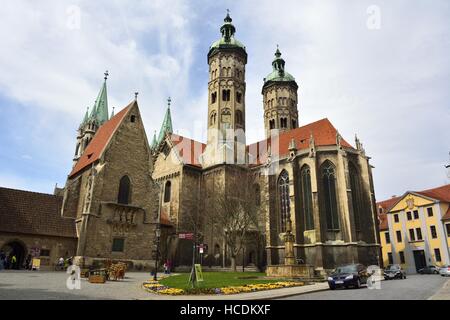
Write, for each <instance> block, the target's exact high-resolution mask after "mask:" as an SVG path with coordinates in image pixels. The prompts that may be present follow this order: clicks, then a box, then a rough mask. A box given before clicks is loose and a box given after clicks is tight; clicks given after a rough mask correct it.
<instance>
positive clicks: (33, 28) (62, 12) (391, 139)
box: [0, 0, 450, 200]
mask: <svg viewBox="0 0 450 320" xmlns="http://www.w3.org/2000/svg"><path fill="white" fill-rule="evenodd" d="M226 9H229V10H230V13H231V17H232V18H233V24H234V25H235V27H236V30H237V31H236V35H235V36H236V38H237V39H238V40H239V41H241V42H242V43H244V44H245V46H246V50H247V53H248V64H247V67H246V83H247V91H246V97H245V99H246V121H247V123H246V128H247V132H246V134H247V143H252V142H256V141H258V140H261V139H263V138H264V131H263V109H262V108H263V107H262V95H261V87H262V84H263V78H264V77H265V76H266V75H267V74H268V73H270V72H271V70H272V66H271V62H272V59H273V55H274V52H275V50H276V45H277V44H278V45H279V48H280V51H281V53H282V57H283V58H284V59H285V61H286V70H287V71H288V72H289V73H291V74H292V75H293V76H294V77H295V78H296V81H297V83H298V85H299V92H298V94H299V124H300V125H305V124H307V123H310V122H312V121H316V120H319V119H322V118H325V117H327V118H328V119H329V120H330V121H331V122H332V123H333V125H334V126H335V127H336V128H337V129H338V130H339V132H340V134H341V135H342V136H343V137H344V138H345V139H346V140H347V141H348V142H350V143H351V144H354V136H355V134H357V135H358V138H359V139H360V140H361V142H362V143H363V144H364V148H365V150H366V153H367V154H368V155H369V156H370V157H371V160H370V162H371V164H372V165H373V166H374V169H373V177H374V185H375V193H376V199H377V200H384V199H387V198H389V197H391V196H393V195H400V194H403V193H404V192H405V191H406V190H423V189H427V188H432V187H436V186H440V185H443V184H447V183H450V179H449V172H448V170H446V169H445V167H444V166H445V165H446V164H450V159H449V156H450V155H449V152H450V133H449V132H450V130H449V124H450V90H449V83H450V50H449V49H450V19H449V17H450V2H449V1H447V0H433V1H425V0H389V1H381V0H370V1H365V0H348V1H343V0H342V1H334V0H329V1H328V0H322V1H314V0H304V1H299V0H292V1H283V2H282V4H281V3H279V2H276V1H272V0H270V1H206V0H197V1H195V0H194V1H182V0H180V1H177V0H174V1H159V0H149V1H143V0H141V1H125V0H123V1H121V0H109V1H107V0H97V1H88V0H85V1H82V0H80V1H77V0H71V1H65V0H61V1H52V0H40V1H26V0H3V1H2V9H1V10H0V39H1V47H0V111H1V116H0V186H3V187H10V188H17V189H24V190H31V191H37V192H45V193H52V192H53V188H54V186H55V184H56V183H57V184H58V186H63V185H64V184H65V180H66V178H67V174H68V173H69V171H70V170H71V167H72V157H73V154H74V151H75V141H76V130H77V128H78V126H79V124H80V122H81V120H82V118H83V115H84V113H85V111H86V108H87V107H89V106H92V105H93V104H94V101H95V98H96V96H97V94H98V91H99V90H100V87H101V85H102V82H103V73H104V72H105V70H108V71H109V74H110V76H109V78H108V80H107V87H108V103H109V108H110V111H111V108H112V107H115V111H116V113H117V112H118V111H119V110H120V109H122V108H123V107H125V106H126V105H127V104H128V103H129V102H130V101H132V100H133V99H134V92H136V91H137V92H139V96H138V101H139V107H140V110H141V114H142V116H143V119H144V125H145V129H146V132H147V136H148V137H149V140H151V138H152V136H153V132H154V130H159V127H160V125H161V122H162V119H163V117H164V112H165V110H166V106H167V101H166V100H167V97H169V96H170V97H171V99H172V104H171V112H172V120H173V125H174V131H175V133H178V134H182V135H186V136H188V137H191V138H194V139H196V140H199V141H202V142H205V141H206V124H207V81H208V65H207V57H206V55H207V53H208V49H209V46H210V45H211V44H212V43H213V42H214V41H215V40H217V39H219V38H220V32H219V29H220V26H221V25H222V24H223V18H224V17H225V15H226Z"/></svg>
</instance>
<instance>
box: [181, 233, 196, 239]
mask: <svg viewBox="0 0 450 320" xmlns="http://www.w3.org/2000/svg"><path fill="white" fill-rule="evenodd" d="M178 238H179V239H187V240H192V239H194V234H193V233H179V234H178Z"/></svg>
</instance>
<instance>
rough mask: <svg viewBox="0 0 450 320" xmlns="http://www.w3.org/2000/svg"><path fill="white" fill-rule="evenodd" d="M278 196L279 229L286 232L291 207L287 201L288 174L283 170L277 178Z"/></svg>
mask: <svg viewBox="0 0 450 320" xmlns="http://www.w3.org/2000/svg"><path fill="white" fill-rule="evenodd" d="M278 196H279V199H280V202H279V204H280V227H281V228H280V229H281V232H286V226H287V223H288V221H289V220H290V219H291V212H290V210H291V205H290V199H289V174H288V173H287V171H286V170H283V171H282V172H281V174H280V177H279V178H278Z"/></svg>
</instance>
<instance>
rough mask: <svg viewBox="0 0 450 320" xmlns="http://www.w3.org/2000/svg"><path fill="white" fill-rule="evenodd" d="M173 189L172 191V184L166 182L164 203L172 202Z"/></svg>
mask: <svg viewBox="0 0 450 320" xmlns="http://www.w3.org/2000/svg"><path fill="white" fill-rule="evenodd" d="M171 189H172V182H170V180H169V181H167V182H166V184H165V186H164V202H169V201H170V196H171Z"/></svg>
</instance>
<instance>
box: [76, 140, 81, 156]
mask: <svg viewBox="0 0 450 320" xmlns="http://www.w3.org/2000/svg"><path fill="white" fill-rule="evenodd" d="M79 151H80V144H79V143H77V147H76V148H75V157H76V156H78V152H79Z"/></svg>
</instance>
